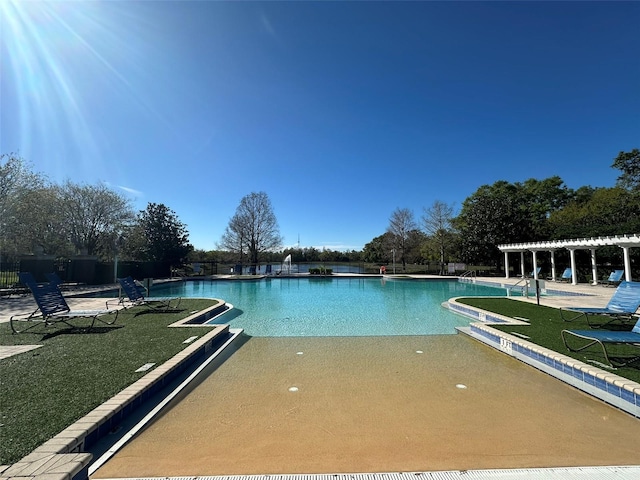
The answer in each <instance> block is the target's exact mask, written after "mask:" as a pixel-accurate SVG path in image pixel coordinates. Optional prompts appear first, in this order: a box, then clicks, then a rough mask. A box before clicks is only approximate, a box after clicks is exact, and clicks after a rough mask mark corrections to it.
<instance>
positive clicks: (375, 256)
mask: <svg viewBox="0 0 640 480" xmlns="http://www.w3.org/2000/svg"><path fill="white" fill-rule="evenodd" d="M392 248H393V235H392V234H391V233H389V232H385V233H384V234H382V235H380V236H378V237H375V238H374V239H373V240H371V241H370V242H369V243H367V244H366V245H365V246H364V248H363V250H362V259H363V260H364V261H365V262H369V263H386V262H387V260H388V258H389V252H390V251H391V249H392Z"/></svg>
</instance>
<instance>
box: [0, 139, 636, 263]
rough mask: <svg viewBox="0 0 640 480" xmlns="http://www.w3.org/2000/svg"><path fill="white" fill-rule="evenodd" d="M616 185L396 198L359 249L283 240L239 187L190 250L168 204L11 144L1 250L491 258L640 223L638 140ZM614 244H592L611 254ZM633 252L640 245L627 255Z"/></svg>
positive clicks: (4, 165)
mask: <svg viewBox="0 0 640 480" xmlns="http://www.w3.org/2000/svg"><path fill="white" fill-rule="evenodd" d="M611 167H612V168H614V169H617V170H619V171H620V174H619V176H618V179H617V181H616V185H615V186H613V187H592V186H583V187H580V188H578V189H575V190H574V189H571V188H569V187H568V186H567V185H566V184H565V183H564V181H563V180H562V179H561V178H560V177H558V176H553V177H549V178H546V179H542V180H540V179H534V178H531V179H528V180H525V181H524V182H514V183H511V182H507V181H504V180H498V181H496V182H495V183H493V184H491V185H482V186H480V187H479V188H478V189H477V190H476V191H475V192H474V193H472V194H471V195H470V196H469V197H467V198H466V199H465V200H464V201H463V202H462V205H461V208H460V211H459V212H458V213H457V215H454V205H449V204H446V203H444V202H442V201H439V200H436V201H434V202H433V203H432V204H431V205H430V206H429V207H424V208H423V209H422V212H421V215H420V218H419V220H416V218H415V215H414V212H412V211H411V210H410V209H408V208H396V209H395V210H394V211H393V212H392V213H391V215H390V218H389V225H388V227H387V229H386V231H385V232H383V233H381V235H380V236H378V237H375V238H373V239H372V240H371V241H370V242H369V243H367V244H366V245H365V246H364V248H363V250H362V251H355V250H352V251H348V252H343V251H333V250H330V249H322V250H319V249H316V248H313V247H307V248H287V249H283V247H282V237H281V235H280V231H279V227H278V222H277V217H276V215H275V212H274V211H273V207H272V205H271V202H270V199H269V197H268V195H267V194H266V193H265V192H252V193H250V194H248V195H246V196H245V197H243V198H242V199H241V201H240V204H239V205H238V207H237V209H236V212H235V213H234V215H233V216H232V217H231V218H230V220H229V223H228V225H227V227H226V229H225V232H224V234H223V235H222V237H221V239H220V241H219V243H218V248H217V250H213V251H203V250H194V248H193V246H192V245H191V244H190V243H189V236H188V230H187V226H186V225H184V224H183V223H182V222H181V221H180V220H179V219H178V217H177V215H176V214H175V212H173V211H172V210H171V209H170V208H168V207H167V206H165V205H164V204H156V203H149V204H148V205H147V208H146V209H145V210H142V211H139V212H134V211H133V209H132V207H131V203H130V201H129V200H128V199H127V198H126V197H124V196H123V195H122V194H120V193H118V192H117V191H114V190H113V189H111V188H109V187H108V186H106V185H103V184H99V185H85V184H77V183H74V182H72V181H70V180H68V181H66V182H65V183H63V184H61V185H57V184H54V183H52V182H50V181H49V180H48V179H47V178H46V177H44V176H43V175H41V174H39V173H36V172H34V171H33V170H32V169H31V167H30V166H29V164H28V163H27V162H26V161H25V160H24V159H22V158H21V157H19V156H18V155H16V154H3V155H1V156H0V256H2V257H3V259H7V258H12V257H17V256H19V255H22V254H29V253H45V254H48V255H53V256H56V257H70V256H72V255H78V254H84V255H95V256H97V257H99V258H101V259H104V260H111V259H113V257H114V256H116V255H118V257H119V258H121V259H123V260H127V259H129V260H138V261H162V262H168V263H171V264H172V265H180V264H184V263H187V262H202V261H212V262H221V263H238V262H240V263H243V264H258V263H261V262H262V263H266V262H281V261H282V259H283V258H284V257H285V256H286V255H291V257H292V261H293V262H294V263H300V262H324V263H326V262H369V263H377V264H389V263H391V261H392V259H394V260H395V261H397V262H398V264H399V265H400V268H402V269H403V270H404V269H406V266H407V264H425V263H438V264H439V265H440V268H441V273H444V268H445V265H446V264H447V263H449V262H463V263H467V264H474V265H487V266H496V267H498V266H499V265H500V264H501V262H502V260H503V255H502V253H501V252H500V251H499V250H498V247H497V246H498V245H500V244H508V243H521V242H533V241H545V240H562V239H571V238H581V237H597V236H607V235H616V234H625V233H634V232H640V150H638V149H633V150H631V151H629V152H620V153H619V154H618V156H617V157H616V158H615V159H614V161H613V163H612V165H611ZM618 250H619V249H616V248H613V247H611V248H609V249H606V248H603V249H600V250H599V258H600V259H601V260H602V261H608V262H614V263H615V262H617V261H618V259H619V257H620V252H618ZM634 254H635V255H637V253H634Z"/></svg>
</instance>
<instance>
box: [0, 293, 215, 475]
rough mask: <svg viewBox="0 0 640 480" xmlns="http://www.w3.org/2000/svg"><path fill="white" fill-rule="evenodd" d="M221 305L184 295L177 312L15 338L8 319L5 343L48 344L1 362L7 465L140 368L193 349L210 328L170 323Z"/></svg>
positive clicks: (2, 445)
mask: <svg viewBox="0 0 640 480" xmlns="http://www.w3.org/2000/svg"><path fill="white" fill-rule="evenodd" d="M214 303H215V301H214V300H204V299H183V300H182V303H181V304H180V309H181V310H180V311H179V312H174V313H156V312H154V313H142V312H147V311H148V309H147V308H146V307H135V308H132V309H129V310H127V311H124V312H121V313H120V315H119V317H118V321H117V322H116V324H115V325H113V326H103V325H102V324H100V322H97V323H96V326H95V327H94V329H92V330H91V331H90V332H85V331H84V330H82V329H81V328H78V329H70V328H69V327H67V326H66V325H64V324H58V325H55V326H51V327H44V326H38V327H36V328H35V329H33V330H32V332H33V333H28V332H27V333H21V334H18V335H14V334H12V332H11V328H10V326H9V324H8V323H2V324H0V345H43V346H42V347H40V348H37V349H35V350H31V351H29V352H27V353H22V354H19V355H14V356H13V357H10V358H7V359H4V360H1V361H0V464H10V463H15V462H16V461H18V460H20V459H21V458H22V457H24V456H25V455H27V454H28V453H30V452H31V451H32V450H33V449H35V448H36V447H38V446H39V445H41V444H42V443H44V442H45V441H47V440H49V439H50V438H52V437H53V436H55V435H56V434H58V433H59V432H60V431H62V430H64V429H65V428H66V427H68V426H69V425H71V424H72V423H73V422H75V421H76V420H78V419H79V418H81V417H83V416H84V415H86V414H87V413H89V412H90V411H91V410H93V409H94V408H95V407H97V406H98V405H100V404H102V403H103V402H105V401H106V400H107V399H109V398H111V397H112V396H114V395H115V394H117V393H118V392H120V391H121V390H123V389H124V388H126V387H127V386H129V385H131V384H132V383H134V382H135V381H136V380H138V379H139V378H141V377H142V376H143V375H145V373H146V372H143V373H136V372H135V370H136V369H138V368H139V367H141V366H142V365H144V364H146V363H155V364H156V366H158V365H161V364H162V363H164V362H165V361H167V360H168V359H169V358H171V357H173V356H174V355H175V354H177V353H178V352H180V351H181V350H183V349H184V348H185V347H187V346H188V345H187V344H183V343H182V342H183V341H184V340H185V339H187V338H189V337H191V336H193V335H200V336H202V335H203V334H204V333H206V331H208V330H209V328H208V327H199V328H202V329H203V330H199V328H198V329H195V328H167V326H168V325H170V324H171V323H173V322H175V321H177V320H181V319H183V318H185V317H187V316H188V315H189V314H190V313H191V312H193V311H195V310H198V311H199V310H203V309H204V308H207V307H209V306H211V305H213V304H214ZM136 313H138V315H136ZM81 322H82V320H80V321H78V320H75V321H74V324H78V325H79V326H81Z"/></svg>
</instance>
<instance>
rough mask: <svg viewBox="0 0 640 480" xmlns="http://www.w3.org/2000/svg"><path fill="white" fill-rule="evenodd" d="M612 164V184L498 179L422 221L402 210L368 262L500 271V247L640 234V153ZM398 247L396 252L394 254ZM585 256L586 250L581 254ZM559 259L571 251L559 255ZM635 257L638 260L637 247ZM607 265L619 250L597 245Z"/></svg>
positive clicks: (371, 248)
mask: <svg viewBox="0 0 640 480" xmlns="http://www.w3.org/2000/svg"><path fill="white" fill-rule="evenodd" d="M611 167H612V168H615V169H618V170H619V171H620V174H619V176H618V178H617V181H616V185H615V186H613V187H591V186H583V187H580V188H578V189H575V190H574V189H571V188H569V187H568V186H567V185H566V184H565V183H564V181H563V180H562V179H561V178H560V177H559V176H553V177H549V178H546V179H542V180H539V179H534V178H531V179H528V180H526V181H524V182H515V183H511V182H507V181H504V180H499V181H496V182H495V183H493V184H491V185H482V186H480V187H479V188H478V189H477V190H476V191H475V192H474V193H473V194H471V195H470V196H469V197H467V198H466V199H465V200H464V202H463V203H462V206H461V209H460V212H459V213H458V214H457V215H456V216H454V215H453V210H454V208H453V206H452V205H447V204H445V203H443V202H440V201H435V202H434V203H433V204H432V206H431V207H429V208H424V209H423V215H422V216H421V222H420V223H419V224H418V223H417V222H416V221H415V218H414V215H413V212H411V211H410V210H409V209H406V208H398V209H396V210H395V211H394V212H393V213H392V214H391V217H390V220H389V226H388V228H387V230H386V232H385V233H384V234H382V235H380V236H379V237H376V238H374V239H373V240H372V241H371V242H370V243H368V244H367V245H365V247H364V250H363V259H364V260H365V261H370V262H383V261H386V262H389V260H390V255H391V254H392V253H394V254H395V255H397V256H398V258H399V260H400V263H401V264H402V267H403V268H404V267H405V265H406V263H423V262H433V261H435V262H439V263H440V265H441V268H444V265H445V263H448V262H463V263H467V264H473V265H484V266H494V267H496V268H499V267H500V265H501V263H502V262H503V259H504V256H503V254H502V252H500V250H499V249H498V245H501V244H511V243H526V242H540V241H549V240H564V239H576V238H590V237H599V236H611V235H621V234H633V233H638V232H640V150H638V149H633V150H631V151H630V152H620V153H619V154H618V156H617V157H616V158H615V159H614V161H613V163H612V165H611ZM390 252H392V253H390ZM577 253H578V254H579V255H586V254H587V253H586V252H577ZM559 255H560V257H559V259H560V261H562V260H563V258H562V256H563V255H567V256H568V253H567V252H563V251H560V252H559ZM632 255H633V256H635V257H638V258H640V253H639V252H635V251H634V252H632ZM598 256H599V260H600V261H601V262H603V263H609V264H620V263H621V261H622V260H621V257H622V253H621V250H620V249H619V248H617V247H607V248H602V249H599V251H598Z"/></svg>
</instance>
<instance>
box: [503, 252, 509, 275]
mask: <svg viewBox="0 0 640 480" xmlns="http://www.w3.org/2000/svg"><path fill="white" fill-rule="evenodd" d="M504 274H505V277H504V278H509V252H504Z"/></svg>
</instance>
